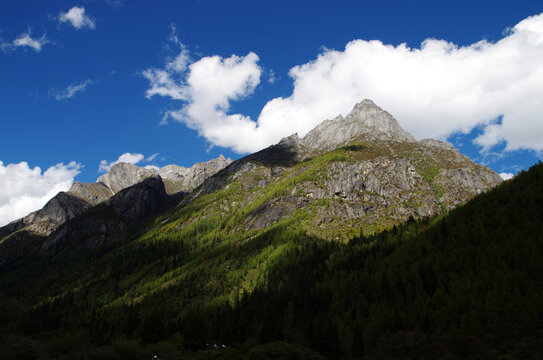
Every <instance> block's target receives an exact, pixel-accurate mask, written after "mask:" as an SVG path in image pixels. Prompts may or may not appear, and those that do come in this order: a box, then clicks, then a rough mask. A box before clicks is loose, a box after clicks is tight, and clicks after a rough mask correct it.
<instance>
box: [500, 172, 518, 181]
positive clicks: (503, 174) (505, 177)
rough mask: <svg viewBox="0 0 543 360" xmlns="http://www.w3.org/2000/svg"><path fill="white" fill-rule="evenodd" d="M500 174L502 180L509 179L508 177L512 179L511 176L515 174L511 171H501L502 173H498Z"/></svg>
mask: <svg viewBox="0 0 543 360" xmlns="http://www.w3.org/2000/svg"><path fill="white" fill-rule="evenodd" d="M500 176H501V177H502V179H504V180H509V179H512V178H513V176H515V174H513V173H506V172H502V173H500Z"/></svg>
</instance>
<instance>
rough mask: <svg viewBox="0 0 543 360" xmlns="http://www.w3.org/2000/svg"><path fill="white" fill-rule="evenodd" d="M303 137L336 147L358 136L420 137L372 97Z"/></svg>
mask: <svg viewBox="0 0 543 360" xmlns="http://www.w3.org/2000/svg"><path fill="white" fill-rule="evenodd" d="M362 138H363V139H362ZM303 140H304V141H305V142H306V143H307V144H308V145H309V146H310V147H312V148H315V149H322V150H333V149H334V148H338V147H341V146H344V145H347V144H349V143H350V142H353V141H357V140H365V141H370V142H375V141H399V142H414V141H416V140H415V138H413V136H411V134H409V133H408V132H406V131H405V130H403V129H402V128H401V126H400V125H399V124H398V122H397V121H396V119H394V117H393V116H392V115H390V114H389V113H388V112H386V111H384V110H383V109H381V108H380V107H379V106H377V105H375V103H374V102H373V101H371V100H369V99H365V100H363V101H361V102H359V103H358V104H356V105H355V106H354V107H353V110H352V111H351V112H350V113H349V114H348V115H347V116H345V117H343V116H341V115H339V116H337V117H336V118H335V119H333V120H325V121H323V122H322V123H320V124H319V125H318V126H317V127H315V128H314V129H313V130H311V131H310V132H308V133H307V135H306V136H305V137H304V139H303Z"/></svg>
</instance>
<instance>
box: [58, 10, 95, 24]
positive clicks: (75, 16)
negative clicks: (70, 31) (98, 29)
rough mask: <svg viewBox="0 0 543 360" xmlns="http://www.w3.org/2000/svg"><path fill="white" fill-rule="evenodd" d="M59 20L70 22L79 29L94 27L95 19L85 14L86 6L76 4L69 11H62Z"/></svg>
mask: <svg viewBox="0 0 543 360" xmlns="http://www.w3.org/2000/svg"><path fill="white" fill-rule="evenodd" d="M58 20H59V21H60V22H61V23H67V22H69V23H70V24H72V26H73V27H74V28H76V29H77V30H81V29H85V28H87V29H91V30H92V29H94V28H95V26H94V21H93V20H92V19H91V18H90V17H88V16H87V15H85V8H84V7H78V6H74V7H73V8H71V9H70V10H68V11H67V12H61V13H60V14H59V16H58Z"/></svg>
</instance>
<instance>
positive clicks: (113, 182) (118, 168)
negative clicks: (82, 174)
mask: <svg viewBox="0 0 543 360" xmlns="http://www.w3.org/2000/svg"><path fill="white" fill-rule="evenodd" d="M153 175H157V171H156V170H154V169H146V168H142V167H139V166H137V165H134V164H129V163H124V162H121V163H118V164H115V165H113V166H112V167H111V169H109V171H108V172H107V173H106V174H104V175H102V176H100V177H99V178H98V180H96V182H102V183H104V184H105V185H107V186H108V187H109V188H110V189H111V190H112V191H113V192H114V193H118V192H119V191H121V190H122V189H125V188H127V187H129V186H132V185H134V184H136V183H138V182H140V181H142V180H143V179H145V178H148V177H150V176H153Z"/></svg>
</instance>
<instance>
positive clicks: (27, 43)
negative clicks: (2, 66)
mask: <svg viewBox="0 0 543 360" xmlns="http://www.w3.org/2000/svg"><path fill="white" fill-rule="evenodd" d="M48 43H51V41H50V40H48V39H47V36H46V33H43V35H42V36H41V37H39V38H33V37H32V31H31V30H30V29H28V31H27V32H25V33H22V34H20V35H19V36H17V37H16V38H15V40H13V41H12V42H5V41H3V40H2V39H0V49H2V51H3V52H10V51H14V50H15V49H17V48H19V47H22V48H25V47H29V48H31V49H32V50H34V51H35V52H40V51H41V49H42V47H43V46H44V45H45V44H48Z"/></svg>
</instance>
